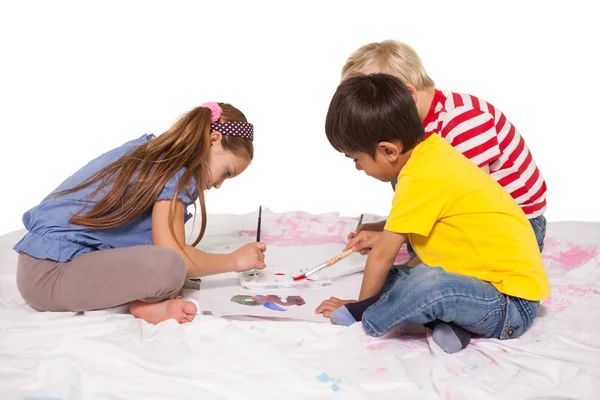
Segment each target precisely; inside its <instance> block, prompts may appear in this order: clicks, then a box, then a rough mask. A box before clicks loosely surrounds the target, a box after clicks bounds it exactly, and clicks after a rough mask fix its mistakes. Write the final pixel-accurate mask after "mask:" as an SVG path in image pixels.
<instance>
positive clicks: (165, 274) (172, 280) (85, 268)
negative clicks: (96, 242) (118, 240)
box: [17, 246, 187, 311]
mask: <svg viewBox="0 0 600 400" xmlns="http://www.w3.org/2000/svg"><path fill="white" fill-rule="evenodd" d="M186 273H187V270H186V267H185V261H184V260H183V258H181V257H180V256H179V254H177V253H176V252H175V251H173V250H170V249H165V248H162V247H157V246H134V247H126V248H119V249H111V250H103V251H93V252H90V253H85V254H81V255H79V256H77V257H75V258H74V259H72V260H71V261H68V262H56V261H52V260H40V259H37V258H34V257H31V256H29V255H27V254H23V253H21V254H19V262H18V267H17V286H18V287H19V292H21V296H23V298H24V299H25V300H26V301H27V303H29V305H30V306H31V307H33V308H35V309H37V310H39V311H91V310H99V309H103V308H111V307H116V306H120V305H123V304H127V303H130V302H132V301H134V300H144V301H149V302H153V301H161V300H165V299H167V298H170V297H174V296H176V295H177V294H178V293H179V291H180V290H181V288H182V286H183V283H184V281H185V277H186Z"/></svg>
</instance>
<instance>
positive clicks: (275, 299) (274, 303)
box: [231, 294, 306, 311]
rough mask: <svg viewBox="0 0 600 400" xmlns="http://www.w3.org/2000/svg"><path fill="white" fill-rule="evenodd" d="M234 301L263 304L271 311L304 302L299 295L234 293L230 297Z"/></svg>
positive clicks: (254, 304) (281, 309)
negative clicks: (282, 296)
mask: <svg viewBox="0 0 600 400" xmlns="http://www.w3.org/2000/svg"><path fill="white" fill-rule="evenodd" d="M231 301H233V302H234V303H238V304H242V305H246V306H261V305H262V306H264V307H265V308H268V309H269V310H273V311H287V309H286V308H285V307H290V306H303V305H304V304H306V302H305V301H304V299H303V298H302V297H301V296H288V297H284V298H283V299H282V298H281V297H280V296H277V295H274V294H269V295H266V296H263V295H256V296H250V295H235V296H233V297H232V298H231Z"/></svg>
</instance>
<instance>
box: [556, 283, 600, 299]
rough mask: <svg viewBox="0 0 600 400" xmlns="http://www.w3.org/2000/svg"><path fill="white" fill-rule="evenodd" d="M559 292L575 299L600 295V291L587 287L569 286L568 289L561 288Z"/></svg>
mask: <svg viewBox="0 0 600 400" xmlns="http://www.w3.org/2000/svg"><path fill="white" fill-rule="evenodd" d="M557 292H558V293H560V294H566V295H568V296H573V297H587V296H591V295H599V294H600V290H597V289H593V288H590V287H586V285H569V286H567V287H559V288H558V289H557Z"/></svg>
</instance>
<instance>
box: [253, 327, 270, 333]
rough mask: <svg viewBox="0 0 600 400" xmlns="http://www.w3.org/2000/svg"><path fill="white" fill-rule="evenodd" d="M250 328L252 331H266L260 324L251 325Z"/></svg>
mask: <svg viewBox="0 0 600 400" xmlns="http://www.w3.org/2000/svg"><path fill="white" fill-rule="evenodd" d="M250 330H251V331H258V332H260V333H265V332H266V330H265V328H261V327H259V326H254V325H250Z"/></svg>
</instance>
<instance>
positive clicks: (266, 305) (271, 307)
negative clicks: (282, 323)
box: [263, 302, 287, 311]
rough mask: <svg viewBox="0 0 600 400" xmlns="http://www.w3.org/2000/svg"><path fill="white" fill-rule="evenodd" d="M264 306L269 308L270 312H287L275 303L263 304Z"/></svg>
mask: <svg viewBox="0 0 600 400" xmlns="http://www.w3.org/2000/svg"><path fill="white" fill-rule="evenodd" d="M263 306H265V307H266V308H268V309H269V310H273V311H287V310H286V309H285V308H283V307H279V306H278V305H277V304H275V303H268V302H267V303H263Z"/></svg>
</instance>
